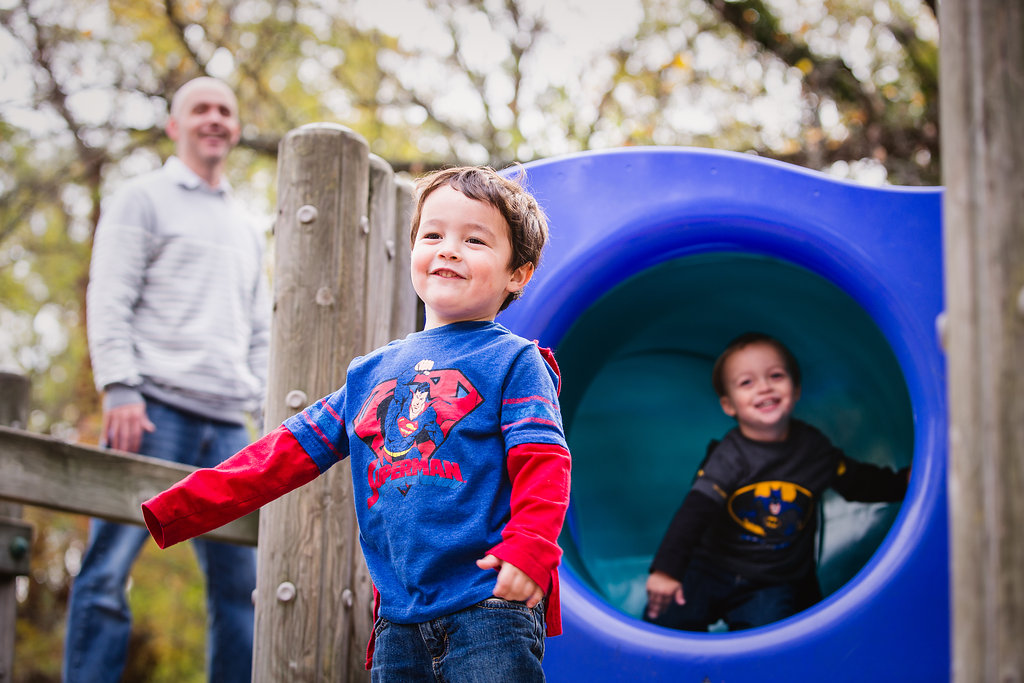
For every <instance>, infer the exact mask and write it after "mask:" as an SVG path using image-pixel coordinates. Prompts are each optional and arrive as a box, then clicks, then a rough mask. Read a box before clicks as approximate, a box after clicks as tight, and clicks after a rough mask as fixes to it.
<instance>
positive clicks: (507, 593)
mask: <svg viewBox="0 0 1024 683" xmlns="http://www.w3.org/2000/svg"><path fill="white" fill-rule="evenodd" d="M476 566H478V567H480V569H497V570H498V580H497V582H496V583H495V584H494V595H495V597H499V598H504V599H506V600H516V601H518V602H525V603H526V606H527V607H530V608H533V607H536V606H537V604H538V603H539V602H540V601H541V600H543V599H544V591H542V590H541V589H540V586H538V585H537V582H536V581H534V580H533V579H531V578H530V577H529V576H527V575H526V572H524V571H523V570H522V569H520V568H519V567H517V566H515V565H514V564H509V563H508V562H502V561H501V560H499V559H498V558H497V557H495V556H494V555H486V556H484V558H483V559H482V560H477V561H476Z"/></svg>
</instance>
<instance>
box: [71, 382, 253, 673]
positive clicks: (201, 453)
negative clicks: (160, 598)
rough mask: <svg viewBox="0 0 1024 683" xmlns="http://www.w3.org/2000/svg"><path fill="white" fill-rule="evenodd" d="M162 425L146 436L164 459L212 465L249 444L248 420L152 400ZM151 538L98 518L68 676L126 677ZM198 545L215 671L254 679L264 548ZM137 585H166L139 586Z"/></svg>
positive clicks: (80, 581) (152, 452) (149, 406)
mask: <svg viewBox="0 0 1024 683" xmlns="http://www.w3.org/2000/svg"><path fill="white" fill-rule="evenodd" d="M146 412H147V414H148V416H149V419H150V421H151V422H152V423H153V424H154V425H155V426H156V431H154V432H151V433H147V434H145V436H144V437H143V441H142V447H141V448H140V452H141V453H142V454H143V455H149V456H153V457H157V458H162V459H164V460H173V461H175V462H182V463H187V464H189V465H195V466H197V467H212V466H214V465H216V464H218V463H220V462H221V461H223V460H224V459H226V458H228V457H229V456H231V455H234V453H235V452H236V451H239V450H241V449H242V448H244V447H245V446H246V445H248V443H249V434H248V432H247V431H246V429H245V427H243V426H241V425H234V424H228V423H224V422H215V421H211V420H208V419H205V418H202V417H199V416H196V415H193V414H190V413H185V412H182V411H179V410H176V409H174V408H171V407H170V406H167V405H165V404H162V403H159V402H157V401H153V400H150V399H147V401H146ZM148 538H149V533H148V532H147V531H146V529H145V527H141V526H139V527H137V526H130V525H121V524H114V523H112V522H106V521H103V520H99V519H94V520H92V521H91V523H90V529H89V548H88V550H87V551H86V553H85V557H84V559H83V560H82V569H81V572H80V573H79V574H78V576H77V577H76V578H75V580H74V584H73V585H72V590H71V602H70V605H69V608H68V626H67V636H66V639H65V645H64V679H63V680H64V681H65V683H76V682H78V681H81V682H82V683H103V682H104V681H109V682H110V683H117V681H119V680H120V679H121V671H122V669H123V668H124V663H125V655H126V653H127V649H128V638H129V636H130V634H131V612H130V611H129V609H128V601H127V599H126V596H125V583H126V581H127V579H128V576H129V573H130V572H131V568H132V565H133V564H134V563H135V559H136V557H138V554H139V552H140V551H141V549H142V546H143V544H144V543H145V542H146V540H147V539H148ZM192 543H193V548H194V549H195V552H196V557H197V559H198V560H199V566H200V568H201V569H202V571H203V573H204V574H205V575H206V609H207V627H208V633H207V643H206V659H207V678H208V680H209V681H211V683H212V682H214V681H216V682H217V683H235V682H239V683H241V682H244V681H249V680H250V679H251V672H252V633H253V604H252V591H253V589H254V588H255V587H256V551H255V550H254V549H253V548H246V547H242V546H236V545H231V544H226V543H211V542H209V541H205V540H203V539H195V540H194V541H193V542H192ZM136 590H161V588H160V587H159V586H144V587H143V586H139V587H137V588H136Z"/></svg>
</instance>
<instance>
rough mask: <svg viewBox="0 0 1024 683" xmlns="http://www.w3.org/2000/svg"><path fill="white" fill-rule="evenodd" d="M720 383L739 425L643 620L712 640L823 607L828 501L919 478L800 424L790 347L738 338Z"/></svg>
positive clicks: (754, 335)
mask: <svg viewBox="0 0 1024 683" xmlns="http://www.w3.org/2000/svg"><path fill="white" fill-rule="evenodd" d="M711 381H712V385H713V386H714V388H715V392H716V393H717V394H718V396H719V402H720V404H721V407H722V410H723V411H724V412H725V414H726V415H729V416H730V417H733V418H735V419H736V423H737V425H736V427H735V428H734V429H732V430H730V431H729V432H728V433H727V434H726V435H725V437H724V438H723V439H722V441H721V442H719V443H715V444H713V445H712V449H711V450H710V452H709V454H708V457H707V459H706V460H705V461H704V463H703V464H702V466H701V469H700V471H699V472H698V473H697V478H696V480H695V481H694V484H693V487H692V488H691V489H690V492H689V493H688V494H687V496H686V498H685V499H684V500H683V503H682V505H681V506H680V507H679V510H678V512H676V515H675V517H674V518H673V519H672V522H671V524H670V525H669V528H668V531H667V532H666V533H665V537H664V538H663V539H662V542H661V545H660V546H659V548H658V551H657V553H656V554H655V556H654V560H653V561H652V562H651V573H650V575H649V577H648V579H647V606H646V607H645V609H644V615H643V616H644V620H646V621H650V622H653V623H655V624H658V625H660V626H666V627H669V628H675V629H680V630H684V631H707V629H708V627H709V626H710V625H711V624H714V623H715V622H717V621H718V620H719V619H723V620H725V622H726V624H727V625H728V626H729V629H730V630H733V631H735V630H740V629H747V628H753V627H755V626H763V625H765V624H769V623H772V622H774V621H778V620H780V619H784V618H786V617H788V616H791V615H793V614H795V613H797V612H798V611H800V610H802V609H805V608H807V607H810V606H811V605H812V604H814V603H815V602H817V601H818V600H820V599H821V590H820V588H819V586H818V580H817V575H816V567H815V561H814V538H815V532H816V528H817V524H818V520H817V515H816V506H817V501H818V500H819V499H820V496H821V494H822V493H823V492H824V491H825V489H827V488H829V487H831V488H833V489H835V490H836V492H838V493H839V494H840V495H841V496H843V498H845V499H847V500H855V501H861V502H878V501H888V502H895V501H899V500H902V499H903V496H904V494H905V493H906V490H907V479H908V476H909V469H904V470H900V471H899V472H894V471H893V470H891V469H888V468H883V467H877V466H875V465H869V464H866V463H861V462H858V461H856V460H853V459H852V458H849V457H847V456H846V455H844V454H843V452H842V451H840V450H839V449H838V448H836V447H835V446H833V445H832V444H831V443H830V442H829V440H828V438H826V437H825V435H824V434H822V433H821V432H820V431H818V430H817V429H816V428H814V427H812V426H811V425H809V424H807V423H806V422H802V421H800V420H797V419H795V418H793V417H792V413H793V409H794V408H795V407H796V403H797V400H798V399H799V398H800V366H799V364H798V363H797V360H796V358H795V357H794V356H793V354H792V353H791V352H790V351H789V349H788V348H786V346H785V345H783V344H782V342H780V341H778V340H777V339H774V338H773V337H770V336H768V335H765V334H761V333H758V332H748V333H746V334H743V335H740V336H739V337H737V338H736V339H734V340H733V341H731V342H730V343H729V344H728V346H727V347H726V349H725V351H723V352H722V354H721V355H720V356H719V357H718V360H717V361H716V362H715V365H714V369H713V370H712V380H711Z"/></svg>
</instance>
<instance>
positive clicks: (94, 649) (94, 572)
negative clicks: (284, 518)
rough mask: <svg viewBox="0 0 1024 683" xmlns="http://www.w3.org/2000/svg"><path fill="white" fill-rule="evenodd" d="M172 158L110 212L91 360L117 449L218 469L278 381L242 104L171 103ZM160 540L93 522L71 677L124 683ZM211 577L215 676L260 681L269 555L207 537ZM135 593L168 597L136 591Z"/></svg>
mask: <svg viewBox="0 0 1024 683" xmlns="http://www.w3.org/2000/svg"><path fill="white" fill-rule="evenodd" d="M166 131H167V135H168V136H169V137H170V138H171V140H173V141H174V143H175V154H174V156H172V157H170V158H169V159H168V160H167V162H166V163H165V164H164V165H163V167H161V168H160V169H158V170H155V171H152V172H150V173H147V174H144V175H142V176H139V177H137V178H135V179H133V180H132V181H130V182H129V183H128V184H126V185H125V186H124V187H122V188H121V189H120V190H119V191H118V192H116V193H115V194H114V195H112V196H111V197H110V198H109V199H108V200H107V201H105V202H104V205H103V210H102V212H101V216H100V222H99V225H98V226H97V228H96V236H95V240H94V243H93V252H92V263H91V267H90V276H89V287H88V293H87V297H86V304H87V325H88V336H89V352H90V356H91V359H92V367H93V375H94V378H95V381H96V387H97V389H98V390H99V391H101V392H102V394H103V436H102V438H103V442H104V444H105V445H107V446H109V447H110V448H114V449H118V450H122V451H131V452H136V453H142V454H144V455H148V456H152V457H157V458H162V459H165V460H171V461H174V462H182V463H186V464H189V465H194V466H197V467H212V466H214V465H217V464H218V463H220V462H221V461H222V460H224V459H225V458H227V457H228V456H230V455H232V454H233V453H235V452H236V451H238V450H240V449H241V448H243V447H245V446H246V445H248V443H249V441H250V436H251V435H250V432H249V429H248V428H247V427H246V424H247V416H248V415H251V414H254V413H257V412H258V410H259V408H260V406H261V403H262V400H263V394H264V390H265V384H266V374H267V356H268V344H269V310H270V308H269V300H268V295H267V285H266V277H265V273H264V269H263V236H262V235H261V234H260V233H259V231H258V230H257V229H256V226H254V225H253V224H252V223H251V222H250V221H249V220H248V219H247V218H246V215H245V213H244V212H243V211H242V210H241V208H240V207H239V206H238V204H236V202H235V201H234V200H233V199H232V197H231V193H230V188H229V187H228V184H227V181H226V180H225V178H224V166H225V163H226V160H227V156H228V153H229V152H230V151H231V149H232V148H233V147H234V146H235V145H236V144H237V143H238V140H239V135H240V124H239V120H238V102H237V100H236V99H235V95H234V93H233V92H232V91H231V89H230V88H229V87H228V86H227V85H226V84H225V83H223V82H221V81H219V80H217V79H213V78H205V77H204V78H197V79H195V80H192V81H189V82H188V83H186V84H185V85H183V86H182V87H181V88H180V89H179V90H178V92H177V93H176V94H175V95H174V98H173V99H172V101H171V109H170V116H169V117H168V120H167V126H166ZM147 538H148V533H147V531H146V530H145V528H143V527H135V526H126V525H120V524H114V523H112V522H106V521H103V520H98V519H94V520H92V521H91V524H90V535H89V547H88V549H87V551H86V553H85V556H84V559H83V561H82V567H81V571H80V572H79V574H78V576H77V577H76V578H75V581H74V584H73V586H72V592H71V602H70V606H69V613H68V628H67V637H66V640H65V650H64V680H65V681H66V682H67V683H75V682H78V681H82V682H88V683H100V682H103V681H110V682H111V683H116V682H117V681H119V680H120V678H121V673H122V670H123V668H124V663H125V657H126V654H127V648H128V639H129V636H130V634H131V612H130V610H129V608H128V603H127V600H126V596H125V585H126V582H127V579H128V575H129V573H130V571H131V567H132V565H133V564H134V562H135V559H136V557H137V556H138V554H139V551H140V550H141V548H142V546H143V544H144V543H145V542H146V539H147ZM194 549H195V552H196V557H197V559H198V561H199V565H200V568H201V569H202V570H203V572H204V573H205V575H206V589H207V603H206V604H207V616H208V641H207V674H208V680H209V681H211V683H214V682H216V683H225V682H234V681H249V680H250V678H251V667H252V631H253V604H252V592H253V589H254V588H255V586H256V557H255V551H254V550H253V549H252V548H243V547H239V546H233V545H229V544H221V543H212V542H209V541H205V540H202V539H197V540H196V541H194ZM136 590H159V588H158V587H157V586H145V587H143V586H139V587H137V588H136Z"/></svg>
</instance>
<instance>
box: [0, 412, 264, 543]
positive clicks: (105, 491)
mask: <svg viewBox="0 0 1024 683" xmlns="http://www.w3.org/2000/svg"><path fill="white" fill-rule="evenodd" d="M194 469H195V468H194V467H189V466H188V465H181V464H178V463H172V462H167V461H165V460H159V459H157V458H150V457H147V456H144V455H138V454H135V453H125V452H121V451H112V450H106V449H101V448H96V447H93V446H83V445H79V444H73V443H67V442H64V441H60V440H58V439H54V438H52V437H48V436H42V435H39V434H30V433H28V432H23V431H21V430H17V429H11V428H9V427H0V499H4V500H6V501H11V502H15V503H21V504H24V505H34V506H38V507H44V508H49V509H51V510H60V511H62V512H70V513H74V514H81V515H89V516H92V517H102V518H103V519H107V520H110V521H112V522H120V523H122V524H137V525H142V524H143V521H142V510H141V509H140V507H139V506H140V505H141V504H142V502H143V501H145V500H147V499H149V498H150V497H152V496H154V495H156V494H157V493H159V492H160V491H163V490H164V489H166V488H168V487H169V486H171V485H172V484H174V483H176V482H178V481H179V480H181V479H183V478H184V477H185V476H186V475H188V474H189V473H190V472H192V471H193V470H194ZM257 527H258V514H257V513H254V514H252V515H249V516H247V517H245V518H243V519H240V520H238V521H236V522H232V523H231V524H227V525H225V526H223V527H221V528H220V529H217V530H215V531H211V532H210V533H208V534H206V538H209V539H212V540H218V541H227V542H229V543H239V544H243V545H256V534H257Z"/></svg>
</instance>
